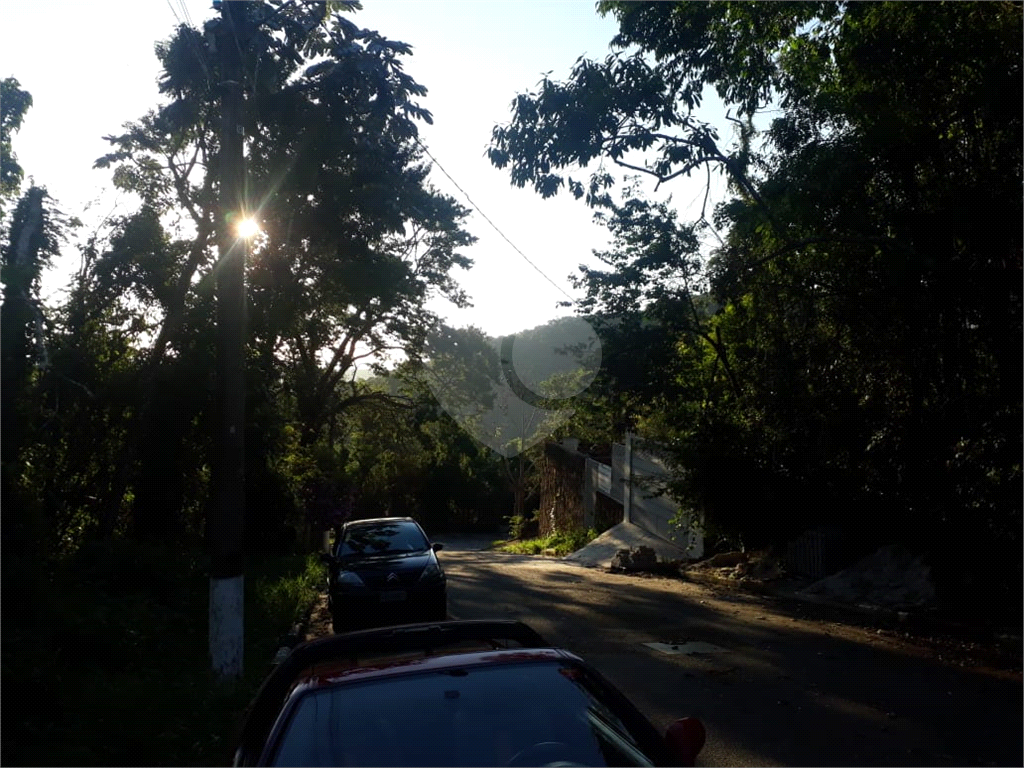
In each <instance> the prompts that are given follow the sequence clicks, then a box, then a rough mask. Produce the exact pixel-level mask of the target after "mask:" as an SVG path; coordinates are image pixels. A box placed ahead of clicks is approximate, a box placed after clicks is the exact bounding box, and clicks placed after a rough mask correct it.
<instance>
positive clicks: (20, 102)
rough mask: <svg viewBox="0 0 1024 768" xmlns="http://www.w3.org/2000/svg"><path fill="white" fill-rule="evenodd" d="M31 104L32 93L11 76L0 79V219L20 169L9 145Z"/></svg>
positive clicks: (18, 181)
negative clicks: (22, 88)
mask: <svg viewBox="0 0 1024 768" xmlns="http://www.w3.org/2000/svg"><path fill="white" fill-rule="evenodd" d="M31 106H32V94H30V93H29V92H28V91H23V90H21V84H20V83H19V82H18V81H17V80H16V79H15V78H13V77H7V78H4V79H3V80H0V218H2V216H3V206H2V204H3V202H5V201H6V200H7V199H9V198H11V197H13V196H14V195H16V194H17V192H18V189H19V188H20V186H21V179H22V176H23V175H24V171H23V170H22V168H21V166H20V165H18V158H17V156H16V155H15V154H14V150H13V148H12V147H11V137H12V135H13V134H14V133H15V132H16V131H17V130H18V129H19V128H21V122H22V120H24V119H25V113H26V112H28V109H29V107H31Z"/></svg>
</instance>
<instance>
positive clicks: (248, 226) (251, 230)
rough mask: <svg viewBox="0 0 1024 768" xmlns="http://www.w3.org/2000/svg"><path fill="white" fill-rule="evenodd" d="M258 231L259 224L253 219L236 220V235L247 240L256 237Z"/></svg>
mask: <svg viewBox="0 0 1024 768" xmlns="http://www.w3.org/2000/svg"><path fill="white" fill-rule="evenodd" d="M259 233H260V225H259V224H257V223H256V220H255V219H242V220H241V221H240V222H238V236H239V237H244V238H246V239H247V240H248V239H250V238H253V237H256V235H258V234H259Z"/></svg>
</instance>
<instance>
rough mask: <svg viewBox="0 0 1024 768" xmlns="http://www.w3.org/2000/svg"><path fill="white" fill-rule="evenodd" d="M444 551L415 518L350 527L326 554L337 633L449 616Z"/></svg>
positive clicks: (385, 519)
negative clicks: (441, 560) (440, 556)
mask: <svg viewBox="0 0 1024 768" xmlns="http://www.w3.org/2000/svg"><path fill="white" fill-rule="evenodd" d="M441 547H442V545H441V544H431V543H430V540H429V539H428V538H427V535H426V534H425V533H424V532H423V529H422V528H420V526H419V524H418V523H417V522H416V521H415V520H413V519H412V518H411V517H381V518H375V519H372V520H353V521H351V522H348V523H345V524H344V525H343V526H342V527H341V530H340V532H339V536H338V540H337V542H335V545H334V549H333V551H332V552H331V553H330V554H325V555H324V556H323V559H324V562H325V563H326V564H327V567H328V576H327V604H328V607H329V608H330V610H331V616H332V618H333V626H334V631H335V632H347V631H349V630H351V629H355V628H358V627H365V626H374V625H378V624H394V623H407V622H410V621H440V620H443V619H445V618H447V615H448V597H447V589H446V584H445V575H444V570H442V568H441V564H440V563H439V562H438V561H437V555H436V554H435V552H437V551H440V549H441Z"/></svg>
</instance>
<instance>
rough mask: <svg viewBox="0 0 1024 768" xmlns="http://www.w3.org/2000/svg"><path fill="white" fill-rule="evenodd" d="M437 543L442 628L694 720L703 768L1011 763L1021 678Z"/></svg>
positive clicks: (728, 606)
mask: <svg viewBox="0 0 1024 768" xmlns="http://www.w3.org/2000/svg"><path fill="white" fill-rule="evenodd" d="M438 540H440V541H444V542H445V544H446V547H445V550H444V551H443V552H442V555H441V559H442V561H443V565H444V568H445V570H446V571H447V573H448V577H449V595H450V605H451V612H452V614H453V615H454V616H456V617H457V618H489V617H514V618H519V619H521V620H523V621H525V622H527V623H529V624H530V625H531V626H533V627H534V628H535V629H536V630H538V631H539V632H540V633H541V634H542V635H544V636H545V637H547V638H548V639H549V640H551V641H552V642H553V643H555V644H558V645H560V646H562V647H565V648H568V649H569V650H572V651H574V652H576V653H578V654H579V655H581V656H583V657H584V658H585V659H586V660H588V661H589V662H590V663H592V664H593V665H594V666H596V667H597V668H598V669H599V670H600V671H601V672H602V673H604V674H605V675H606V676H607V677H608V678H609V679H611V680H612V681H613V682H614V683H615V684H616V685H618V686H619V687H620V688H621V689H622V690H623V691H624V692H625V693H626V694H627V695H628V696H629V697H630V698H631V699H632V700H633V701H634V702H635V703H636V704H637V706H639V707H640V709H641V710H642V711H644V712H645V714H647V715H648V717H649V718H650V719H651V720H652V722H654V724H655V725H656V726H658V727H659V728H664V727H665V726H667V725H668V724H669V723H670V722H672V721H673V720H674V719H676V718H677V717H681V716H683V715H697V716H699V717H700V718H701V719H702V720H703V721H704V723H705V724H706V726H707V728H708V733H709V737H708V744H707V746H706V747H705V750H704V752H703V753H702V755H701V758H700V763H701V764H704V765H779V764H791V765H1022V764H1024V763H1022V757H1024V755H1022V743H1024V711H1022V709H1024V708H1022V692H1024V687H1022V682H1021V674H1020V669H1019V666H1017V668H1016V669H1011V670H999V669H991V668H985V669H983V668H980V667H976V668H968V667H964V668H961V667H959V666H951V665H950V664H949V662H948V659H946V660H939V659H938V658H936V657H935V654H934V653H930V652H927V651H926V650H925V649H923V648H921V647H920V646H917V645H913V644H910V643H908V642H907V641H906V640H905V639H904V638H902V637H900V636H899V635H898V633H894V632H881V633H880V632H876V631H875V630H873V629H865V628H862V627H856V626H851V625H847V624H845V623H835V622H831V621H823V620H822V619H821V618H820V617H818V618H815V617H812V616H809V615H807V612H806V611H803V612H801V611H799V609H786V608H784V607H781V606H779V605H778V604H776V603H775V602H774V601H771V600H770V599H767V598H762V597H757V596H741V595H738V594H735V593H722V592H719V591H716V590H714V589H712V588H710V587H705V586H701V585H696V584H688V583H684V582H679V581H674V580H669V579H658V578H638V577H630V576H621V575H615V574H608V573H603V572H598V571H594V570H590V569H585V568H581V567H579V566H573V565H568V564H565V563H561V562H559V561H556V560H549V559H544V558H531V557H524V556H516V555H504V554H501V553H493V552H483V551H479V549H480V547H482V546H485V543H484V542H483V538H481V542H476V543H474V542H463V541H461V539H460V540H458V541H456V540H454V539H453V540H452V542H451V545H450V546H449V542H448V541H446V540H445V539H444V537H441V536H439V537H438ZM794 611H796V612H794ZM652 642H653V643H665V644H667V645H666V647H665V650H668V651H672V645H673V644H674V645H676V646H677V648H679V649H681V650H683V651H687V650H696V651H703V652H700V653H694V654H692V655H690V654H687V653H685V652H672V653H665V652H662V651H660V650H657V649H655V648H651V647H648V646H646V645H645V643H652ZM695 642H699V643H706V644H710V645H711V646H714V647H715V648H708V647H707V646H702V645H697V646H694V645H692V643H695ZM687 643H690V645H687ZM680 644H682V645H680ZM716 648H717V649H716ZM961 660H962V659H961ZM967 663H970V661H969V660H968V662H967Z"/></svg>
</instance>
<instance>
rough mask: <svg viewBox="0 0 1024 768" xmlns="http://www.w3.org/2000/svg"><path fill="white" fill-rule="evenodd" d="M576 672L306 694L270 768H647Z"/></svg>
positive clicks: (554, 667) (472, 676) (421, 679)
mask: <svg viewBox="0 0 1024 768" xmlns="http://www.w3.org/2000/svg"><path fill="white" fill-rule="evenodd" d="M584 675H585V673H583V672H582V670H580V669H578V668H576V667H572V666H567V665H563V664H561V663H558V662H539V663H532V662H523V663H517V664H503V665H500V666H486V667H467V668H465V669H461V668H459V669H448V670H445V671H442V672H430V673H419V674H410V675H404V676H399V677H389V678H380V679H376V680H373V681H367V682H360V683H350V684H345V685H338V686H335V687H332V688H327V689H321V690H314V691H310V692H309V693H306V694H305V695H304V696H303V698H302V699H300V700H299V702H298V703H297V705H296V708H295V709H294V711H293V713H292V715H291V717H290V719H289V722H288V723H287V725H286V726H285V728H284V729H283V735H282V736H281V738H280V740H279V741H278V744H277V749H276V753H275V754H274V756H273V764H274V765H379V766H392V765H396V766H397V765H423V766H433V765H451V766H455V765H478V766H481V765H550V764H556V765H651V762H650V761H649V760H648V758H647V757H646V756H645V755H644V754H643V753H642V752H641V751H640V748H639V747H638V745H637V740H636V739H635V738H634V736H632V735H631V734H630V733H629V731H628V730H627V728H626V726H625V725H624V724H623V723H622V721H621V720H620V719H619V718H618V717H617V716H616V715H615V714H613V712H612V711H611V709H609V708H608V707H607V706H605V704H603V703H602V702H601V701H599V700H598V699H597V698H596V697H595V696H594V695H593V694H592V693H591V692H590V691H589V690H588V687H587V686H584V685H582V684H581V680H582V677H583V676H584Z"/></svg>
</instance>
